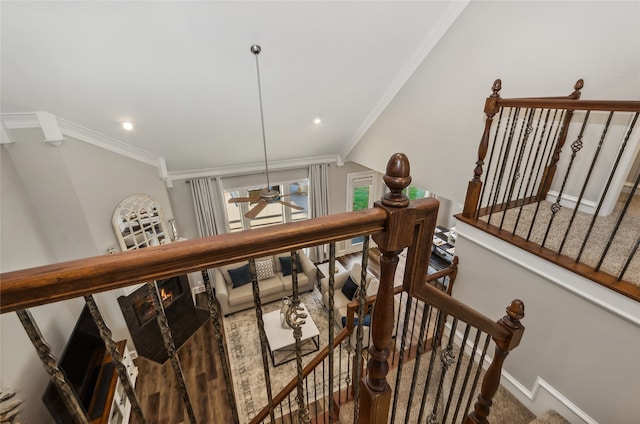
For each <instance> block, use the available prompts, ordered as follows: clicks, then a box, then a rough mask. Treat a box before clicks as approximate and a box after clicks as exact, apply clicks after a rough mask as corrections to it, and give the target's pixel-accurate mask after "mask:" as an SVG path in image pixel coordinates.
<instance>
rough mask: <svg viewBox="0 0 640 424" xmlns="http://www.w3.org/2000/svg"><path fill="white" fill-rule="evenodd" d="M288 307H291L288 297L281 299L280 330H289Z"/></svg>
mask: <svg viewBox="0 0 640 424" xmlns="http://www.w3.org/2000/svg"><path fill="white" fill-rule="evenodd" d="M289 306H291V300H290V299H289V298H288V297H285V298H283V299H282V307H281V308H280V326H282V328H291V327H289V324H287V314H288V313H289Z"/></svg>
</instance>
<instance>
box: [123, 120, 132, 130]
mask: <svg viewBox="0 0 640 424" xmlns="http://www.w3.org/2000/svg"><path fill="white" fill-rule="evenodd" d="M122 128H124V129H125V130H127V131H131V130H132V129H133V124H132V123H131V122H123V123H122Z"/></svg>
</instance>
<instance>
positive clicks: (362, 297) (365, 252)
mask: <svg viewBox="0 0 640 424" xmlns="http://www.w3.org/2000/svg"><path fill="white" fill-rule="evenodd" d="M361 263H362V267H361V273H360V283H359V284H358V286H359V287H360V290H359V291H358V292H359V295H358V326H357V330H356V355H355V358H356V359H355V362H354V364H353V367H354V377H353V380H354V389H355V393H354V399H353V420H354V421H353V422H354V423H357V422H358V418H359V417H360V411H359V409H360V408H359V406H360V384H358V382H359V381H360V378H361V375H360V370H361V369H362V337H363V328H364V315H365V310H364V307H365V306H364V304H365V301H366V298H367V290H366V287H367V285H366V281H367V267H368V265H369V236H368V235H367V236H365V237H364V241H363V243H362V259H361ZM371 325H373V320H371ZM371 345H372V340H371V339H369V346H371Z"/></svg>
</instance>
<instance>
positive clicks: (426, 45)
mask: <svg viewBox="0 0 640 424" xmlns="http://www.w3.org/2000/svg"><path fill="white" fill-rule="evenodd" d="M469 2H470V0H464V1H453V2H450V6H449V10H447V11H446V12H445V13H443V17H442V19H440V21H439V22H438V24H437V25H435V26H434V27H433V28H432V30H431V31H429V33H428V34H427V35H426V37H425V39H424V40H423V42H422V43H421V44H420V46H419V47H418V49H417V50H416V52H415V53H414V54H413V56H412V57H411V59H409V61H408V62H407V64H406V65H405V66H404V68H403V69H402V70H401V71H400V72H399V73H398V76H397V77H396V78H395V79H394V80H393V81H392V83H391V85H390V86H389V88H388V89H387V90H386V91H385V93H384V94H383V95H382V97H381V98H380V100H378V103H377V104H376V105H375V107H374V108H373V110H372V111H371V112H370V113H369V115H367V117H366V118H365V119H364V121H363V122H362V124H361V125H360V127H358V129H357V130H356V132H355V133H354V134H353V135H352V136H351V138H350V139H349V141H348V142H347V143H346V144H345V146H344V149H342V152H340V156H341V157H343V158H346V157H347V155H348V154H349V153H350V152H351V150H353V148H354V147H356V144H358V142H359V141H360V139H361V138H362V137H363V136H364V135H365V133H366V132H367V131H368V130H369V128H370V127H371V125H373V123H374V122H375V121H376V119H378V117H379V116H380V114H382V112H383V111H384V110H385V109H386V108H387V106H389V103H391V101H392V100H393V98H394V97H395V96H396V95H397V94H398V92H400V89H402V87H403V86H404V85H405V84H406V82H407V81H408V80H409V78H411V76H412V75H413V74H414V72H415V71H416V69H418V67H419V66H420V65H421V64H422V62H423V61H424V60H425V58H426V57H427V55H429V53H430V52H431V50H433V48H434V47H435V46H436V44H438V42H439V41H440V39H441V38H442V37H443V36H444V34H445V33H446V32H447V30H448V29H449V28H450V27H451V25H453V23H454V22H455V21H456V19H458V16H460V14H461V13H462V11H463V10H464V9H465V8H466V7H467V5H468V4H469Z"/></svg>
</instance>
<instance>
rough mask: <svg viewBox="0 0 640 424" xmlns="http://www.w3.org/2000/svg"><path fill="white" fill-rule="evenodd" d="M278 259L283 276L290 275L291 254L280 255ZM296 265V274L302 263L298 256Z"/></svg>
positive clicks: (299, 270) (300, 270)
mask: <svg viewBox="0 0 640 424" xmlns="http://www.w3.org/2000/svg"><path fill="white" fill-rule="evenodd" d="M278 259H279V260H280V267H281V268H282V275H283V276H287V275H291V256H280V257H279V258H278ZM297 265H298V266H297V267H296V270H297V271H298V274H300V273H301V272H302V264H300V256H298V263H297Z"/></svg>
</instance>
